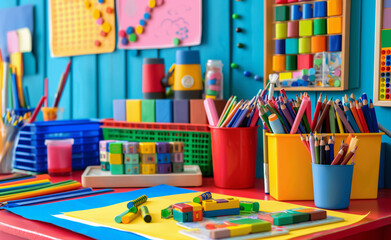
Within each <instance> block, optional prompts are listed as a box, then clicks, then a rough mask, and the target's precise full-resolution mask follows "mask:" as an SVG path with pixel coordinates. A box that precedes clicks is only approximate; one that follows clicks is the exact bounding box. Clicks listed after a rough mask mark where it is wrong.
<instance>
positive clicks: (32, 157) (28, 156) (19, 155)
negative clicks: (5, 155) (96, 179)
mask: <svg viewBox="0 0 391 240" xmlns="http://www.w3.org/2000/svg"><path fill="white" fill-rule="evenodd" d="M84 157H87V158H94V157H95V158H96V161H97V162H99V152H98V151H92V152H79V153H72V162H77V161H78V159H81V158H84ZM15 159H19V160H21V159H23V160H25V161H30V162H37V163H46V161H47V157H46V155H42V156H37V155H36V154H32V153H26V152H15Z"/></svg>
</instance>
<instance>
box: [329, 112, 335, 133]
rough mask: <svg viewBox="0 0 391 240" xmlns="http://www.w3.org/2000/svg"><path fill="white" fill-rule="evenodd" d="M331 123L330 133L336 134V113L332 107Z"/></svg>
mask: <svg viewBox="0 0 391 240" xmlns="http://www.w3.org/2000/svg"><path fill="white" fill-rule="evenodd" d="M329 121H330V132H331V133H335V113H334V108H333V107H330V109H329Z"/></svg>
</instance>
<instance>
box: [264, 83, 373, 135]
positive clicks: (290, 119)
mask: <svg viewBox="0 0 391 240" xmlns="http://www.w3.org/2000/svg"><path fill="white" fill-rule="evenodd" d="M280 93H281V96H279V97H278V98H277V99H276V98H274V97H272V99H267V97H266V96H265V98H262V97H260V98H258V100H257V105H258V109H259V115H260V118H261V119H262V121H263V124H264V125H265V126H266V128H267V130H268V132H270V133H277V134H287V133H290V134H295V133H301V134H304V133H310V132H317V133H370V132H379V127H378V122H377V117H376V112H375V108H374V106H373V103H372V100H370V101H369V102H368V98H367V95H366V94H365V93H363V94H362V96H361V97H360V98H359V99H357V100H356V99H355V96H354V94H351V96H350V98H349V97H348V96H347V95H345V96H344V98H343V99H342V101H341V100H339V99H336V100H335V101H333V99H332V98H331V99H327V96H325V98H324V99H323V98H322V93H321V94H320V96H319V98H318V101H317V103H316V107H315V112H314V115H313V117H312V118H311V99H310V97H309V96H308V94H307V93H304V94H300V97H299V95H296V99H288V98H287V96H286V94H285V91H284V89H281V91H280ZM273 114H275V116H277V118H275V116H274V115H273ZM271 119H273V120H271Z"/></svg>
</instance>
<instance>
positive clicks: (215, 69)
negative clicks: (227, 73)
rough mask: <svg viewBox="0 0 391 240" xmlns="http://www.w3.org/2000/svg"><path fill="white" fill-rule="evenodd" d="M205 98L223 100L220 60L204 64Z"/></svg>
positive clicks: (221, 65)
mask: <svg viewBox="0 0 391 240" xmlns="http://www.w3.org/2000/svg"><path fill="white" fill-rule="evenodd" d="M205 98H213V99H223V63H222V62H221V61H220V60H208V62H207V63H206V72H205Z"/></svg>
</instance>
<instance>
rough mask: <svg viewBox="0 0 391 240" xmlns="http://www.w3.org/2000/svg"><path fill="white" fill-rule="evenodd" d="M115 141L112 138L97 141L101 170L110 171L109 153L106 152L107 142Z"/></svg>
mask: <svg viewBox="0 0 391 240" xmlns="http://www.w3.org/2000/svg"><path fill="white" fill-rule="evenodd" d="M111 142H115V141H114V140H102V141H100V142H99V158H100V165H101V167H102V170H103V171H110V163H109V154H108V152H107V143H111Z"/></svg>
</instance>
